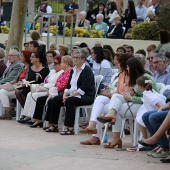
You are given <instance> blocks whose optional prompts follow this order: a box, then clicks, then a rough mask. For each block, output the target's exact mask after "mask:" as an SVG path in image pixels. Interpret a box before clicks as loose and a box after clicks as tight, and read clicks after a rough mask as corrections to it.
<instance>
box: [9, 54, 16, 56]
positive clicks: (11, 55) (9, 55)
mask: <svg viewBox="0 0 170 170" xmlns="http://www.w3.org/2000/svg"><path fill="white" fill-rule="evenodd" d="M14 56H17V55H12V54H8V57H14Z"/></svg>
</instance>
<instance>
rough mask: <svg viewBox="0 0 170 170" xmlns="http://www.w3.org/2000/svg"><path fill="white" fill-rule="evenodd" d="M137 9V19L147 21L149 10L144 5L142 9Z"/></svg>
mask: <svg viewBox="0 0 170 170" xmlns="http://www.w3.org/2000/svg"><path fill="white" fill-rule="evenodd" d="M135 9H136V15H137V19H143V20H145V18H146V16H147V12H148V10H147V8H146V7H145V6H144V5H142V6H141V7H140V6H137V7H136V8H135Z"/></svg>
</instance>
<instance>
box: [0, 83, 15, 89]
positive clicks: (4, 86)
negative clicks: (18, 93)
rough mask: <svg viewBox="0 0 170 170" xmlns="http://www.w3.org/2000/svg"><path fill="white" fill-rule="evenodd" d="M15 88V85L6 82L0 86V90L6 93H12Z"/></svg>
mask: <svg viewBox="0 0 170 170" xmlns="http://www.w3.org/2000/svg"><path fill="white" fill-rule="evenodd" d="M15 87H16V85H12V84H10V83H9V82H7V83H6V84H3V85H0V89H4V90H6V91H14V90H15Z"/></svg>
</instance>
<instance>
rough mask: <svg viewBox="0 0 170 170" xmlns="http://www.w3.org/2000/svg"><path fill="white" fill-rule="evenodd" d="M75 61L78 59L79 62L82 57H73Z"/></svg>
mask: <svg viewBox="0 0 170 170" xmlns="http://www.w3.org/2000/svg"><path fill="white" fill-rule="evenodd" d="M73 59H75V60H78V59H79V60H80V59H81V58H80V57H74V56H73Z"/></svg>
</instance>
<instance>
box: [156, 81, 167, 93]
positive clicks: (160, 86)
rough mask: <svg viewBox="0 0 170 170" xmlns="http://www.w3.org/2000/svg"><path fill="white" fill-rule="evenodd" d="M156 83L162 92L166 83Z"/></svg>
mask: <svg viewBox="0 0 170 170" xmlns="http://www.w3.org/2000/svg"><path fill="white" fill-rule="evenodd" d="M156 85H157V88H158V91H159V93H160V91H161V89H162V88H164V87H165V84H163V83H156Z"/></svg>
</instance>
